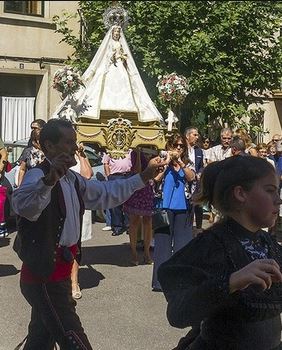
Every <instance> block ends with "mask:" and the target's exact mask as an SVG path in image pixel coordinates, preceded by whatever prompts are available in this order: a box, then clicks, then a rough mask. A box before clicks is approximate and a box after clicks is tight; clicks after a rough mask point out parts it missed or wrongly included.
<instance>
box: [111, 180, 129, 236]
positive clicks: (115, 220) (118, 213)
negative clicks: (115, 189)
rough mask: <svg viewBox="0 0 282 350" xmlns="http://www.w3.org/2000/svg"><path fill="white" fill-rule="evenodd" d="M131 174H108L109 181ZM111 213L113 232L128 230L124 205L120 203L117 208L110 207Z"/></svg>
mask: <svg viewBox="0 0 282 350" xmlns="http://www.w3.org/2000/svg"><path fill="white" fill-rule="evenodd" d="M130 176H131V173H124V174H111V175H109V176H108V180H109V181H114V180H118V179H126V178H128V177H130ZM110 213H111V226H112V229H113V232H121V231H124V230H127V229H128V227H129V219H128V215H127V214H126V213H124V211H123V205H119V206H117V207H115V208H112V209H110Z"/></svg>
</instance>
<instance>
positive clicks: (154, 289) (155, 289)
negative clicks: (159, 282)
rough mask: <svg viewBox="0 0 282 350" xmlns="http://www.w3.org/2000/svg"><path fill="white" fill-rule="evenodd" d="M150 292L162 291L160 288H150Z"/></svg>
mask: <svg viewBox="0 0 282 350" xmlns="http://www.w3.org/2000/svg"><path fill="white" fill-rule="evenodd" d="M152 292H162V289H161V288H156V287H154V288H152Z"/></svg>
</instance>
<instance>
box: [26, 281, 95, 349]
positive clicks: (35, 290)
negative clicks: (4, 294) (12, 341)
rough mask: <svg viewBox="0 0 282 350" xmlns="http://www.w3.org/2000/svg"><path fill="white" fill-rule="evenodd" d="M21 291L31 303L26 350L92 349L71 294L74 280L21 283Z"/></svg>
mask: <svg viewBox="0 0 282 350" xmlns="http://www.w3.org/2000/svg"><path fill="white" fill-rule="evenodd" d="M21 292H22V294H23V296H24V297H25V299H26V300H27V301H28V303H29V304H30V305H31V307H32V310H31V321H30V323H29V326H28V336H27V341H26V344H25V346H24V350H53V349H54V345H55V342H56V343H57V344H59V346H60V349H61V350H74V349H76V350H92V347H91V345H90V343H89V341H88V338H87V336H86V334H85V333H84V330H83V328H82V325H81V322H80V319H79V317H78V315H77V314H76V311H75V305H76V302H75V301H74V300H73V299H72V296H71V281H70V279H67V280H64V281H60V282H51V283H36V284H29V283H23V282H21Z"/></svg>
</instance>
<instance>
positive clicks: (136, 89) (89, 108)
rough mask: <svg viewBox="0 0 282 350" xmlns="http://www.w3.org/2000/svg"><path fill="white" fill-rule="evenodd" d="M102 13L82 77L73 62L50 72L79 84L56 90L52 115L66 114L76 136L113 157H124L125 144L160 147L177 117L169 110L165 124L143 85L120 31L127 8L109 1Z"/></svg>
mask: <svg viewBox="0 0 282 350" xmlns="http://www.w3.org/2000/svg"><path fill="white" fill-rule="evenodd" d="M103 19H104V24H105V26H106V27H107V28H108V32H107V33H106V35H105V37H104V39H103V41H102V43H101V45H100V47H99V49H98V50H97V52H96V54H95V56H94V58H93V60H92V61H91V63H90V65H89V67H88V68H87V69H86V71H85V72H84V74H83V75H82V77H81V81H80V78H79V76H78V74H77V73H76V72H75V70H74V69H72V68H65V69H63V70H60V72H58V74H57V77H56V74H55V78H54V82H55V83H54V84H55V85H56V83H57V85H58V86H60V83H64V85H65V86H67V87H68V86H70V87H71V85H72V84H73V86H74V87H75V84H77V88H78V89H77V91H75V92H74V93H69V94H67V93H66V92H67V91H68V89H66V90H65V91H63V88H62V90H60V91H61V92H64V93H65V95H66V96H64V97H65V98H64V100H63V101H62V103H61V104H60V105H59V106H58V107H57V109H56V111H55V113H54V114H53V117H59V118H65V119H69V120H71V121H72V122H73V123H74V124H75V127H76V131H77V138H78V141H80V142H84V143H87V144H98V145H99V146H100V147H104V148H106V150H107V152H108V153H110V154H111V156H112V157H113V158H118V157H123V156H124V154H126V153H127V151H128V149H130V148H136V147H143V148H146V149H155V150H160V149H164V146H165V142H166V135H167V132H168V131H171V130H172V129H173V128H175V122H176V120H177V119H175V116H173V115H171V114H169V115H168V117H167V123H168V127H167V126H166V124H165V122H164V120H163V118H162V116H161V114H160V112H159V111H158V109H157V108H156V106H155V105H154V103H153V102H152V100H151V98H150V96H149V94H148V92H147V90H146V88H145V86H144V83H143V81H142V79H141V77H140V74H139V72H138V69H137V67H136V65H135V62H134V59H133V57H132V54H131V52H130V49H129V47H128V44H127V42H126V39H125V36H124V32H123V28H124V27H125V26H126V23H127V20H128V17H127V12H126V11H125V10H124V9H123V8H122V7H119V6H115V7H111V8H109V9H107V10H106V11H105V13H104V16H103ZM64 70H65V72H64V73H63V71H64ZM60 74H62V76H63V75H64V74H65V75H66V76H67V77H64V78H62V76H60ZM56 79H57V80H56ZM63 79H64V81H63V82H62V80H63ZM67 84H69V85H67ZM58 90H59V89H58ZM70 90H71V89H69V91H70Z"/></svg>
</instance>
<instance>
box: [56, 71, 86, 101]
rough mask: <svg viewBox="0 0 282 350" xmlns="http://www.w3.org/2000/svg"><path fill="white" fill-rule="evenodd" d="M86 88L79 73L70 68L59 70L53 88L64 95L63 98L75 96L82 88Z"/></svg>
mask: <svg viewBox="0 0 282 350" xmlns="http://www.w3.org/2000/svg"><path fill="white" fill-rule="evenodd" d="M81 85H82V86H84V84H83V82H82V79H81V77H80V74H79V72H78V71H77V70H76V69H75V68H73V67H69V66H65V67H64V68H61V69H58V70H57V71H56V72H55V74H54V78H53V85H52V86H53V88H54V89H56V90H58V91H59V92H61V93H62V94H63V96H67V95H72V94H74V93H75V92H76V91H77V90H78V89H79V87H80V86H81Z"/></svg>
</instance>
